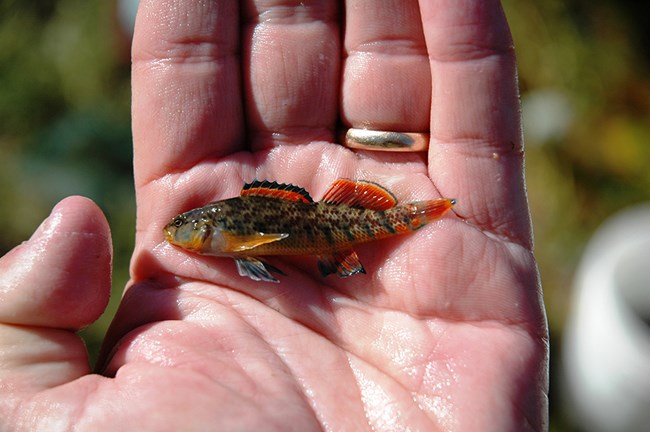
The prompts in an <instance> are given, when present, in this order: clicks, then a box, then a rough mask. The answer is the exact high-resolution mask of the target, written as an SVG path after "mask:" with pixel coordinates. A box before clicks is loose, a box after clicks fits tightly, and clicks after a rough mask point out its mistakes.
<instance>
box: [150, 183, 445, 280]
mask: <svg viewBox="0 0 650 432" xmlns="http://www.w3.org/2000/svg"><path fill="white" fill-rule="evenodd" d="M454 204H456V200H454V199H436V200H430V201H417V202H413V203H409V204H404V205H400V206H398V205H397V200H396V199H395V197H394V196H393V194H391V193H390V192H389V191H387V190H386V189H384V188H383V187H381V186H379V185H378V184H376V183H372V182H368V181H353V180H347V179H339V180H336V181H335V182H334V183H333V184H332V186H331V187H330V189H329V190H328V191H327V192H326V193H325V196H324V197H323V199H322V200H321V201H319V202H314V200H313V199H312V198H311V197H310V196H309V193H307V191H306V190H305V189H303V188H301V187H298V186H294V185H291V184H282V183H277V182H269V181H266V180H264V181H259V180H255V181H253V182H252V183H247V184H245V185H244V188H243V189H242V191H241V194H240V196H239V197H236V198H230V199H226V200H223V201H217V202H214V203H211V204H208V205H206V206H205V207H200V208H197V209H194V210H190V211H188V212H186V213H182V214H180V215H178V216H176V217H175V218H174V219H173V220H172V221H171V222H170V223H169V224H168V225H167V226H165V228H164V229H163V232H164V234H165V238H166V240H167V241H168V242H169V243H171V244H173V245H176V246H180V247H181V248H183V249H186V250H189V251H192V252H196V253H199V254H204V255H215V256H228V257H232V258H234V259H235V262H236V264H237V270H238V271H239V274H240V275H241V276H248V277H249V278H251V279H253V280H256V281H259V280H261V281H266V282H278V280H277V279H276V278H275V277H274V276H272V275H271V273H270V272H275V273H279V274H284V273H282V271H280V270H279V269H277V268H275V267H274V266H272V265H271V264H269V263H267V262H265V261H263V260H262V259H261V258H260V256H268V255H317V256H318V268H319V270H320V273H321V275H323V276H327V275H329V274H332V273H336V274H337V275H339V276H340V277H347V276H352V275H354V274H357V273H365V272H366V270H365V269H364V268H363V265H362V264H361V262H360V261H359V257H358V256H357V254H356V252H354V250H352V247H353V246H355V245H357V244H360V243H365V242H369V241H372V240H379V239H382V238H386V237H392V236H395V235H399V234H406V233H409V232H412V231H415V230H417V229H418V228H421V227H422V226H424V225H426V224H427V223H428V222H431V221H433V220H436V219H439V218H441V217H442V216H443V215H444V214H445V213H446V212H447V211H448V210H449V209H451V207H452V206H453V205H454Z"/></svg>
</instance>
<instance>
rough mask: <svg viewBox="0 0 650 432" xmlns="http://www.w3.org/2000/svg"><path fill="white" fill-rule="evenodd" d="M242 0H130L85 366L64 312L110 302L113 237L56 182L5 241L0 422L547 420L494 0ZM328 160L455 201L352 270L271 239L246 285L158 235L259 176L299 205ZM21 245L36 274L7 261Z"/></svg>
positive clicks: (515, 128)
mask: <svg viewBox="0 0 650 432" xmlns="http://www.w3.org/2000/svg"><path fill="white" fill-rule="evenodd" d="M238 3H239V2H231V1H211V2H195V1H181V0H176V1H172V0H168V1H159V0H158V1H154V0H150V1H142V2H141V6H140V7H141V9H140V13H139V17H138V22H137V27H136V36H135V41H134V51H133V61H134V63H133V94H134V97H133V128H134V142H135V180H136V193H137V204H138V218H137V237H136V249H135V251H134V254H133V259H132V262H131V282H130V283H129V286H128V287H127V290H126V292H125V295H124V299H123V301H122V304H121V306H120V310H119V311H118V313H117V316H116V317H115V319H114V322H113V324H112V326H111V329H110V330H109V333H108V335H107V338H106V341H105V349H104V352H103V354H102V360H101V363H100V365H99V368H100V370H99V371H100V372H101V373H102V375H97V374H90V373H89V370H88V367H87V360H86V359H85V354H84V351H83V346H82V344H81V342H80V340H79V339H78V337H77V336H76V335H75V334H74V330H75V329H78V328H80V327H81V326H83V325H85V324H87V323H88V322H91V321H92V320H94V319H96V318H97V316H98V315H99V314H100V313H101V310H102V308H103V307H104V305H105V301H106V296H107V292H108V287H109V285H110V280H109V276H108V269H109V265H110V246H109V245H110V242H109V234H108V230H107V227H106V223H105V221H104V220H103V218H102V216H101V214H100V213H99V210H98V209H97V208H96V207H95V206H94V205H93V204H92V203H90V202H89V201H87V200H83V199H81V198H71V199H68V200H65V201H63V202H62V203H60V204H59V205H58V206H57V208H56V209H55V210H54V212H53V217H50V218H49V219H48V221H47V222H46V223H45V225H44V226H43V227H42V228H41V229H40V230H39V231H37V233H36V234H35V235H34V236H33V237H32V239H31V240H30V241H29V242H27V243H26V244H24V245H22V246H21V247H19V248H18V249H17V250H15V251H13V252H12V253H10V254H9V255H8V256H7V257H5V258H3V262H2V267H3V268H4V269H9V268H11V269H13V270H12V272H13V273H12V272H10V271H6V272H5V273H4V275H3V277H2V279H0V282H2V283H3V284H4V286H5V287H8V289H4V290H1V289H0V295H2V296H4V297H5V298H4V302H3V304H2V305H0V319H2V321H3V322H6V323H7V324H6V325H3V326H2V327H0V331H2V332H3V333H4V334H6V335H7V336H6V337H4V338H0V356H2V357H0V390H2V392H3V393H6V394H10V395H11V397H8V398H7V399H6V400H5V401H2V402H0V418H6V419H7V420H6V423H1V422H0V425H2V426H5V427H6V428H9V429H11V428H14V429H18V430H20V429H21V428H22V429H24V430H33V429H36V428H38V427H41V428H43V429H47V430H59V429H62V430H65V429H71V428H73V427H78V428H79V430H102V429H110V430H112V429H114V428H115V425H120V427H121V428H122V429H124V430H281V431H285V430H299V431H306V430H318V429H323V430H332V431H334V430H337V431H338V430H341V431H357V430H375V431H385V430H391V431H392V430H400V431H402V430H445V431H447V430H449V431H452V430H495V431H505V430H528V429H530V430H542V429H543V428H544V427H545V421H546V410H545V409H546V408H545V407H546V399H545V398H546V393H545V392H546V385H547V382H546V379H547V377H546V356H547V347H546V326H545V321H544V314H543V309H542V303H541V295H540V288H539V281H538V278H537V272H536V267H535V261H534V258H533V255H532V251H531V249H532V239H531V234H530V221H529V216H528V210H527V204H526V197H525V190H524V185H523V177H522V169H523V149H522V142H521V132H520V123H519V117H518V116H519V111H518V96H517V83H516V78H515V76H516V75H515V63H514V53H513V49H512V42H511V40H510V36H509V33H508V29H507V25H506V23H505V18H504V17H503V13H502V11H501V8H500V5H499V4H498V2H496V1H483V0H481V1H470V0H463V1H458V0H454V1H442V0H437V1H434V0H431V1H424V0H422V1H420V4H419V5H418V2H416V1H404V2H392V1H391V2H385V4H384V2H382V4H381V6H380V5H379V4H378V3H377V2H373V1H368V0H354V1H352V0H348V1H347V2H346V5H345V9H344V10H343V9H342V8H339V5H338V4H337V2H332V1H326V0H322V1H318V0H316V1H312V2H281V1H277V2H276V1H271V2H262V1H259V2H257V1H248V2H241V3H242V6H241V8H242V9H241V10H239V9H238V5H237V4H238ZM343 15H345V22H346V24H345V27H343V24H342V22H343ZM240 22H242V24H241V26H240V24H239V23H240ZM338 122H343V123H345V124H346V125H351V126H354V127H368V128H371V129H379V130H402V131H430V132H431V145H430V149H429V152H428V157H427V156H426V155H425V154H415V153H402V154H388V153H373V152H363V151H351V150H350V149H347V148H345V147H343V146H342V145H340V144H339V142H340V141H339V140H338V137H337V123H338ZM341 177H344V178H351V179H365V180H370V181H374V182H377V183H379V184H381V185H383V186H385V187H387V188H388V189H389V190H391V191H392V192H393V193H394V194H395V195H396V196H397V198H398V199H399V200H400V201H401V202H408V201H415V200H423V199H433V198H438V197H440V196H444V197H454V198H457V200H458V205H457V207H456V212H457V213H456V214H452V213H450V214H449V215H447V216H446V217H445V218H443V219H442V220H440V221H437V222H435V223H432V224H430V225H428V226H426V227H424V228H423V229H421V230H419V231H417V232H416V233H414V234H412V235H409V236H404V237H398V238H393V239H390V240H386V241H381V242H377V243H370V244H368V245H365V246H361V247H359V248H358V249H357V251H358V254H359V257H360V259H361V261H362V262H363V263H364V266H365V268H366V270H367V271H368V274H367V275H357V276H354V277H351V278H347V279H340V278H338V277H336V276H328V277H326V278H323V277H321V276H320V275H319V273H318V270H317V267H316V263H315V260H314V259H313V258H311V257H288V258H276V259H272V260H271V261H272V263H273V264H274V265H277V267H279V268H280V269H282V270H283V271H284V272H285V273H287V275H286V276H280V277H279V278H280V283H279V284H272V283H263V282H254V281H252V280H250V279H247V278H242V277H241V276H239V274H238V273H237V270H236V267H235V264H234V262H233V261H232V260H231V259H227V258H215V257H205V256H199V255H194V254H191V253H188V252H185V251H183V250H180V249H178V248H175V247H173V246H171V245H169V244H167V243H166V242H164V240H163V235H162V231H161V230H162V227H163V226H164V225H165V224H166V223H167V222H169V220H170V219H171V218H172V217H173V216H175V215H176V214H178V213H181V212H183V211H186V210H189V209H191V208H194V207H198V206H201V205H204V204H206V203H208V202H210V201H214V200H218V199H224V198H229V197H233V196H236V195H238V193H239V190H240V189H241V187H242V185H243V183H244V182H249V181H251V180H253V179H255V178H258V179H268V180H275V181H278V182H282V183H292V184H296V185H299V186H302V187H304V188H305V189H307V190H308V191H309V192H310V193H311V195H312V196H313V198H314V199H315V200H318V199H319V198H320V197H321V196H322V195H323V193H324V192H325V191H326V190H327V188H328V187H329V185H330V184H331V183H332V182H333V181H334V180H336V179H337V178H341ZM459 215H462V217H460V216H459ZM54 216H56V217H54ZM43 245H49V249H48V248H46V247H44V246H43ZM37 251H40V253H41V254H43V256H42V257H41V259H40V261H39V263H40V264H39V265H41V266H50V267H51V268H52V270H50V269H48V267H41V269H40V270H38V269H37V268H36V267H34V268H33V271H29V272H28V271H26V270H23V271H22V272H21V271H20V265H16V263H19V264H20V263H21V262H23V261H25V260H27V259H28V258H29V256H31V255H29V254H32V255H33V254H36V253H37ZM27 255H29V256H28V257H27V258H25V256H27ZM25 268H26V267H25ZM48 272H49V273H48ZM12 284H13V285H12ZM12 287H16V288H18V287H20V288H21V289H22V290H23V295H24V292H25V291H28V292H33V293H37V292H40V293H45V294H40V295H34V296H31V297H30V299H31V302H26V301H25V300H24V299H22V300H20V301H18V299H19V296H18V294H16V292H15V291H16V290H15V289H12ZM54 293H56V295H54ZM62 299H63V300H62ZM12 302H13V303H12ZM12 340H14V341H15V340H21V341H22V340H28V341H31V344H30V345H28V346H29V348H25V347H23V348H20V347H18V348H17V347H16V345H17V344H16V343H14V344H12ZM5 341H8V342H5ZM21 344H22V342H21ZM2 359H4V361H2Z"/></svg>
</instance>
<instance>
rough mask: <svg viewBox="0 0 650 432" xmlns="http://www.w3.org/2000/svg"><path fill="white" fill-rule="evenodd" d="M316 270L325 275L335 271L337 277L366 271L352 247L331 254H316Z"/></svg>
mask: <svg viewBox="0 0 650 432" xmlns="http://www.w3.org/2000/svg"><path fill="white" fill-rule="evenodd" d="M318 270H320V274H321V275H322V276H323V277H325V276H327V275H330V274H333V273H336V274H337V275H339V277H349V276H353V275H355V274H357V273H366V269H365V268H363V264H361V261H359V257H358V256H357V253H356V252H355V251H353V250H352V249H348V250H344V251H340V252H336V253H334V254H332V255H319V256H318Z"/></svg>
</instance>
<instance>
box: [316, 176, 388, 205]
mask: <svg viewBox="0 0 650 432" xmlns="http://www.w3.org/2000/svg"><path fill="white" fill-rule="evenodd" d="M323 202H326V203H328V204H345V205H348V206H350V207H358V208H364V209H370V210H388V209H389V208H392V207H395V206H396V205H397V199H396V198H395V197H394V196H393V194H392V193H390V192H389V191H387V190H386V189H384V188H383V187H381V186H379V185H378V184H376V183H372V182H369V181H365V180H358V181H353V180H348V179H338V180H336V181H335V182H334V183H333V184H332V186H331V187H330V188H329V190H328V191H327V192H325V196H323Z"/></svg>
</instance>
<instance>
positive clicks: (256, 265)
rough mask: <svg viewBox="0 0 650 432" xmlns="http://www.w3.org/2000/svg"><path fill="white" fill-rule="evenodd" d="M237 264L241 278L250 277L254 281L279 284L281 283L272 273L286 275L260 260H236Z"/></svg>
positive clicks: (249, 258)
mask: <svg viewBox="0 0 650 432" xmlns="http://www.w3.org/2000/svg"><path fill="white" fill-rule="evenodd" d="M235 263H236V264H237V271H238V272H239V274H240V275H241V276H245V277H249V278H251V279H253V280H254V281H263V282H274V283H278V282H280V281H279V280H277V279H276V278H275V277H274V276H273V275H272V274H271V272H274V273H279V274H282V275H284V273H283V272H282V271H281V270H279V269H277V268H276V267H274V266H272V265H271V264H269V263H267V262H264V261H262V260H260V259H259V258H252V257H243V258H235Z"/></svg>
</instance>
